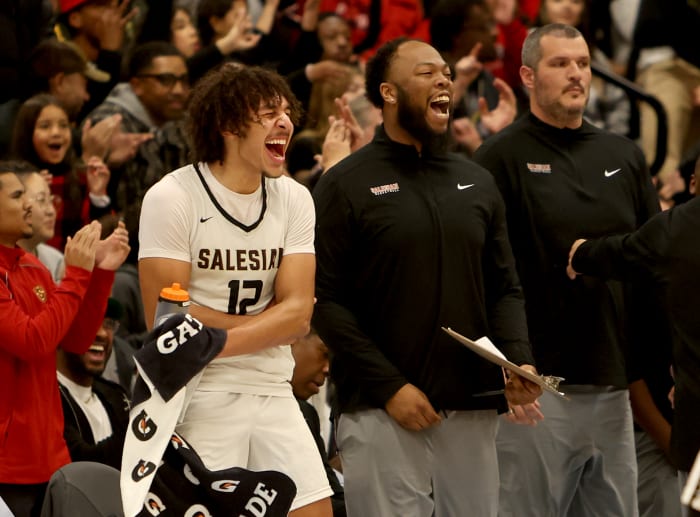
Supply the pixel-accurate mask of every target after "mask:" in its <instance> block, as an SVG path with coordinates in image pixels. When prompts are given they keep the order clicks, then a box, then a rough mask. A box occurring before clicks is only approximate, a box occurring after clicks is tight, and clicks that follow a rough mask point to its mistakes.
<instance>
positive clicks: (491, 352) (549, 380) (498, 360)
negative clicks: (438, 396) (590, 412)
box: [440, 327, 569, 400]
mask: <svg viewBox="0 0 700 517" xmlns="http://www.w3.org/2000/svg"><path fill="white" fill-rule="evenodd" d="M440 328H441V329H442V330H444V331H445V332H446V333H447V334H448V335H449V336H451V337H453V338H454V339H456V340H457V341H459V342H460V343H462V344H463V345H464V346H466V347H467V348H469V349H470V350H471V351H472V352H474V353H476V354H477V355H479V356H481V357H483V358H484V359H486V360H487V361H491V362H492V363H494V364H497V365H498V366H501V367H503V368H505V369H506V370H510V371H511V372H513V373H516V374H518V375H520V376H521V377H524V378H525V379H527V380H529V381H532V382H534V383H535V384H537V385H538V386H540V387H541V388H542V389H543V390H544V391H548V392H549V393H551V394H553V395H556V396H557V397H560V398H563V399H566V400H569V398H568V397H567V396H566V395H565V394H564V393H562V392H561V391H559V389H558V388H559V383H560V382H561V381H563V380H564V379H563V378H561V377H554V376H551V375H536V374H534V373H532V372H529V371H528V370H524V369H523V368H521V367H520V366H518V365H517V364H515V363H512V362H510V361H509V360H508V359H506V356H505V355H503V353H502V352H501V351H500V350H499V349H498V348H496V345H494V344H493V343H492V342H491V340H490V339H489V338H487V337H486V336H484V337H482V338H480V339H478V340H477V341H472V340H471V339H469V338H467V337H464V336H463V335H462V334H460V333H459V332H455V331H454V330H452V329H451V328H449V327H440Z"/></svg>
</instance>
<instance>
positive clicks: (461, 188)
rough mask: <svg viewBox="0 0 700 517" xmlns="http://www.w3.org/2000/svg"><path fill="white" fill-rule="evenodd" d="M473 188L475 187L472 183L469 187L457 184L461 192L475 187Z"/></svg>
mask: <svg viewBox="0 0 700 517" xmlns="http://www.w3.org/2000/svg"><path fill="white" fill-rule="evenodd" d="M473 186H474V184H473V183H470V184H469V185H460V184H459V183H457V188H458V189H459V190H464V189H467V188H469V187H473Z"/></svg>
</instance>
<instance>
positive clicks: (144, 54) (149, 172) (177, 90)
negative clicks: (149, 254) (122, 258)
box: [88, 41, 190, 235]
mask: <svg viewBox="0 0 700 517" xmlns="http://www.w3.org/2000/svg"><path fill="white" fill-rule="evenodd" d="M126 70H127V76H128V80H127V82H123V83H119V84H118V85H117V86H115V87H114V89H113V90H112V91H111V93H110V94H109V96H108V97H107V98H106V99H105V101H104V102H103V103H102V104H101V105H99V106H98V107H97V108H96V109H95V110H94V111H93V112H92V113H90V115H89V116H88V120H89V121H90V123H91V124H93V125H94V124H96V123H98V122H99V121H101V120H103V119H105V118H107V117H111V116H113V115H115V114H119V115H120V116H121V131H122V132H123V133H125V134H141V135H144V137H143V139H142V140H141V141H140V144H139V145H138V147H137V148H136V149H134V152H133V154H125V153H123V152H122V151H123V149H120V148H118V147H114V146H112V147H111V148H110V150H109V151H108V153H107V156H106V158H105V161H106V162H107V163H109V164H110V168H111V170H112V174H113V177H114V178H115V181H112V182H111V183H110V187H109V189H108V194H109V195H110V197H111V199H112V202H113V203H114V204H115V205H116V210H117V211H118V212H122V213H123V214H124V220H125V221H126V223H127V228H128V229H129V231H133V232H134V235H135V234H136V231H135V225H136V224H137V222H138V214H139V212H140V209H141V200H142V199H143V196H144V194H145V192H146V190H148V188H149V187H150V186H151V185H153V184H155V183H156V182H157V181H158V180H159V179H160V178H162V177H163V175H164V174H165V173H166V172H167V171H171V170H174V169H177V168H179V167H182V166H183V165H185V164H186V163H187V144H186V141H185V137H184V134H183V132H182V130H181V127H180V124H179V122H180V121H181V119H182V117H183V114H184V111H185V104H186V102H187V99H188V97H189V94H190V83H189V76H188V73H187V65H186V64H185V59H184V57H183V56H182V54H180V52H179V51H178V50H177V49H176V48H175V47H173V46H172V45H171V44H169V43H165V42H160V41H153V42H149V43H144V44H143V45H139V46H137V47H135V48H134V50H133V51H132V53H131V55H130V57H129V58H128V62H127V68H126ZM115 154H118V155H119V156H118V157H117V159H115ZM131 223H133V225H134V226H131Z"/></svg>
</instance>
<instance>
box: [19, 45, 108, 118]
mask: <svg viewBox="0 0 700 517" xmlns="http://www.w3.org/2000/svg"><path fill="white" fill-rule="evenodd" d="M30 68H31V75H32V87H33V88H34V93H50V94H51V95H53V96H54V97H56V98H57V99H58V100H59V101H60V102H61V103H62V104H63V107H64V108H65V109H66V112H67V113H68V116H69V117H70V119H71V120H72V121H75V120H76V117H77V116H78V114H79V113H80V110H81V109H82V107H83V105H84V104H85V102H87V101H88V100H89V99H90V94H89V93H88V90H87V85H88V80H92V81H97V82H99V83H106V82H108V81H109V80H110V75H109V74H108V73H107V72H103V71H102V70H99V69H98V68H96V67H95V66H94V65H93V64H92V63H89V62H88V61H87V60H86V59H85V57H84V56H83V55H82V54H81V53H80V51H79V50H78V49H77V47H76V45H75V44H73V43H67V42H62V41H57V40H52V39H47V40H44V41H42V42H41V43H39V45H37V47H36V49H35V50H34V52H33V53H32V56H31V59H30Z"/></svg>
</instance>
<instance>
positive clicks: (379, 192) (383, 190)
mask: <svg viewBox="0 0 700 517" xmlns="http://www.w3.org/2000/svg"><path fill="white" fill-rule="evenodd" d="M369 190H370V192H372V194H374V195H375V196H383V195H384V194H390V193H392V192H398V191H399V184H398V183H389V184H388V185H380V186H378V187H370V188H369Z"/></svg>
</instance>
